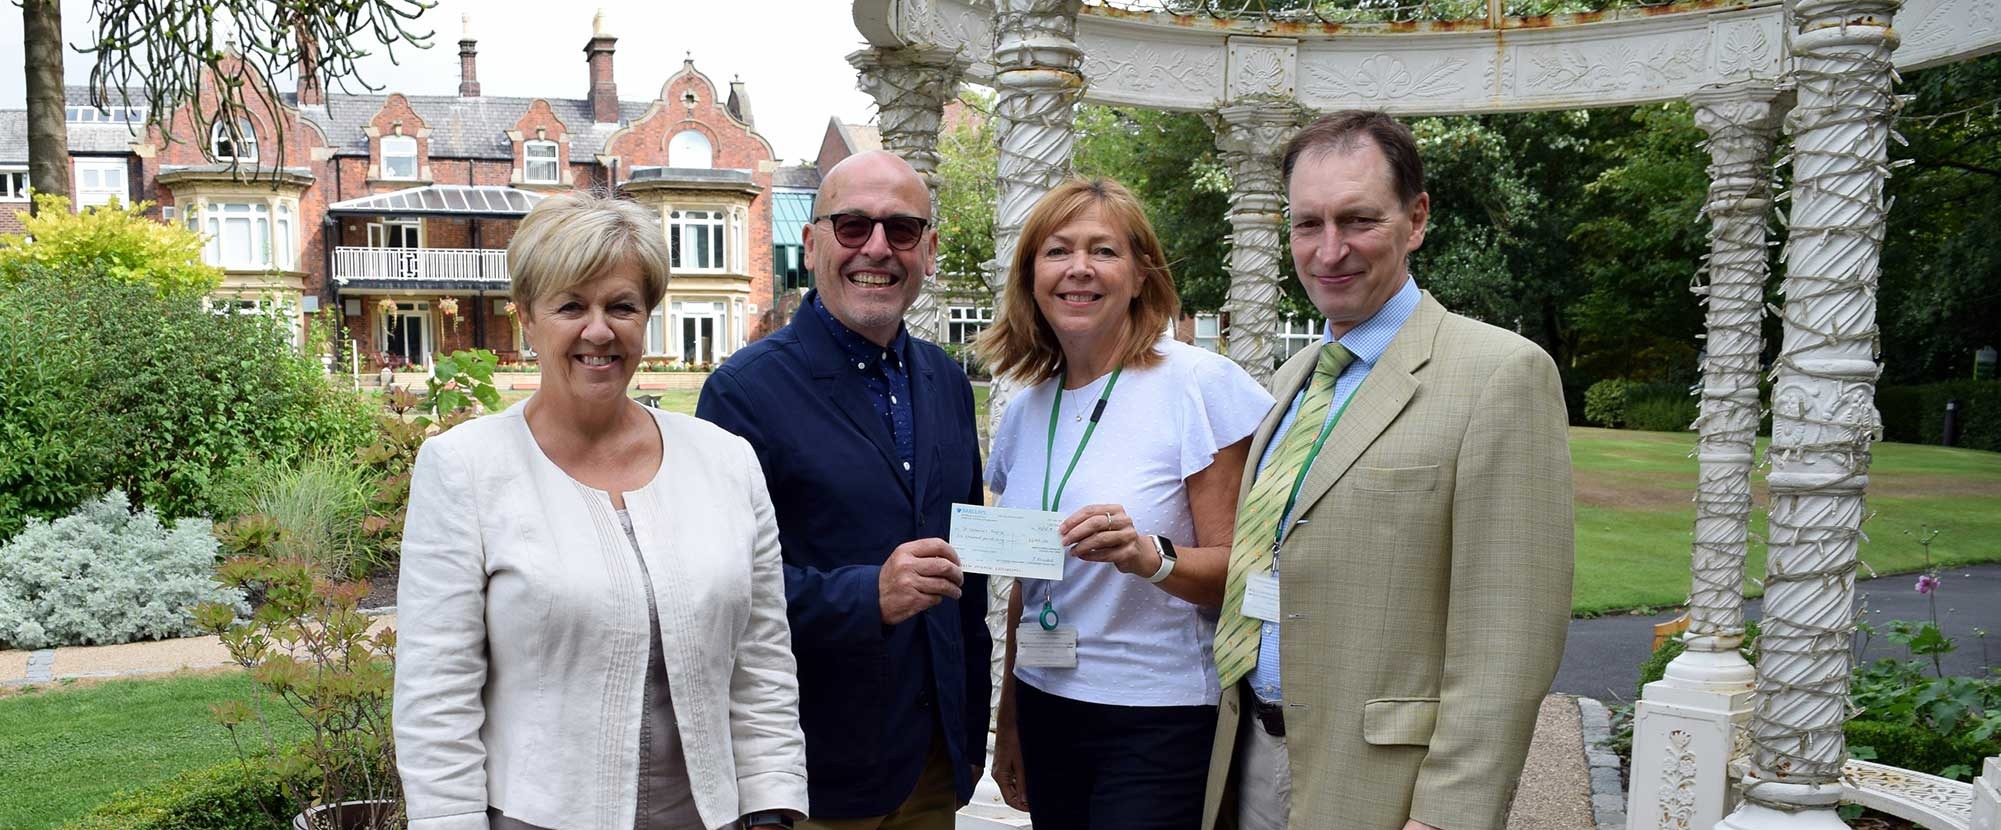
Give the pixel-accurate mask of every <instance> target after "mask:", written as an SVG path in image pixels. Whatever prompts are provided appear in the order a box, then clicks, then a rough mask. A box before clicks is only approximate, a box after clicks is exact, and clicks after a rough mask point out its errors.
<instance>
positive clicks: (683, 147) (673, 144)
mask: <svg viewBox="0 0 2001 830" xmlns="http://www.w3.org/2000/svg"><path fill="white" fill-rule="evenodd" d="M714 157H715V151H714V150H713V149H712V148H711V146H710V145H709V137H708V136H705V135H702V134H701V133H698V132H695V131H694V130H682V131H681V132H678V133H675V134H674V138H673V139H671V140H669V141H668V142H667V166H668V167H701V168H706V167H709V166H711V165H712V163H713V159H714Z"/></svg>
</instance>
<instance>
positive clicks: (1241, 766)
mask: <svg viewBox="0 0 2001 830" xmlns="http://www.w3.org/2000/svg"><path fill="white" fill-rule="evenodd" d="M1250 694H1251V693H1250V691H1249V690H1248V689H1246V690H1245V691H1244V697H1245V711H1244V717H1243V720H1242V721H1241V722H1240V724H1239V725H1238V727H1237V764H1236V767H1237V830H1286V822H1287V821H1288V820H1289V819H1290V818H1291V816H1292V758H1291V755H1290V754H1289V753H1287V752H1286V749H1285V739H1284V738H1282V737H1279V736H1276V735H1272V734H1269V733H1267V732H1265V729H1264V724H1262V723H1260V722H1259V721H1258V719H1257V716H1256V715H1253V714H1251V712H1250V709H1249V707H1250V705H1251V698H1250Z"/></svg>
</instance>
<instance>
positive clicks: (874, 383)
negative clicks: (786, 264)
mask: <svg viewBox="0 0 2001 830" xmlns="http://www.w3.org/2000/svg"><path fill="white" fill-rule="evenodd" d="M813 310H814V311H816V312H819V314H820V322H821V324H823V325H825V326H826V327H827V331H829V332H831V333H832V334H833V335H834V342H835V343H839V344H840V346H841V351H842V353H844V354H846V355H847V358H848V365H850V366H853V367H855V373H856V374H858V375H860V376H861V379H862V388H863V389H866V390H868V394H869V399H870V400H871V401H873V402H874V404H875V411H876V413H877V414H879V415H881V416H882V425H883V426H885V427H888V428H889V436H890V440H892V441H894V442H896V458H897V460H899V461H901V462H903V477H904V478H905V479H910V480H913V481H914V480H915V478H916V477H915V475H914V474H913V473H912V471H911V466H910V465H911V462H913V461H915V460H916V458H917V443H916V440H915V439H914V437H913V434H914V433H915V431H916V427H914V426H913V425H912V420H911V419H912V415H911V409H910V373H909V370H908V369H907V368H906V367H907V366H908V365H909V364H908V363H907V362H906V360H905V352H904V348H905V345H906V344H908V343H909V342H910V337H909V335H908V332H907V330H906V329H905V328H904V327H903V324H901V323H898V324H897V326H896V339H894V340H891V341H889V347H888V348H884V347H882V346H878V345H876V344H874V343H871V342H869V339H868V338H866V337H863V336H861V335H859V334H856V333H854V332H853V331H852V330H850V329H849V328H848V327H847V326H845V325H842V324H841V321H840V319H839V318H836V317H835V316H834V313H833V312H831V311H828V310H827V306H826V305H825V304H824V303H821V302H820V292H818V291H815V292H813Z"/></svg>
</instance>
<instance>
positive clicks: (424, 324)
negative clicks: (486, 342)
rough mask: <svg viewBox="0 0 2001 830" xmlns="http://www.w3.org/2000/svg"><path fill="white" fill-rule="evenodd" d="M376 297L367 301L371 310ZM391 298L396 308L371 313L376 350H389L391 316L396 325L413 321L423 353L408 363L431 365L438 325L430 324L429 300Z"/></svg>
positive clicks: (427, 366) (436, 343) (408, 323)
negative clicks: (420, 335)
mask: <svg viewBox="0 0 2001 830" xmlns="http://www.w3.org/2000/svg"><path fill="white" fill-rule="evenodd" d="M377 299H379V298H374V299H370V300H369V301H368V304H367V307H368V308H369V309H370V310H371V311H372V310H373V309H374V304H375V302H376V300H377ZM392 299H394V300H395V301H396V310H395V311H394V312H391V313H389V314H383V313H381V312H379V311H378V312H375V313H374V314H372V315H371V316H372V317H374V318H375V345H376V351H378V352H381V353H383V354H387V353H388V352H389V326H390V325H391V323H390V322H389V321H390V319H391V318H394V319H395V320H396V323H395V324H394V325H398V326H404V325H410V323H411V321H415V323H416V325H417V326H418V328H419V330H420V331H422V333H423V338H424V354H423V356H422V357H423V359H422V360H421V361H420V362H416V363H411V364H409V365H411V366H423V367H425V368H429V367H430V366H431V355H432V353H433V352H436V351H437V350H438V339H437V338H438V327H436V326H433V325H431V302H430V301H429V300H414V301H413V300H409V299H407V298H404V297H394V298H392ZM517 331H518V330H517ZM524 351H525V350H524Z"/></svg>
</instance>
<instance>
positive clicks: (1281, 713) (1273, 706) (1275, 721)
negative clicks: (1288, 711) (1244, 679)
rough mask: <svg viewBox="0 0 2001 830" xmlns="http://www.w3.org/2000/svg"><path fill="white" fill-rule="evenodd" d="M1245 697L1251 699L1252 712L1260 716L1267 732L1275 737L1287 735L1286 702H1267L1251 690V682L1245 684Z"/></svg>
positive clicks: (1259, 720)
mask: <svg viewBox="0 0 2001 830" xmlns="http://www.w3.org/2000/svg"><path fill="white" fill-rule="evenodd" d="M1244 699H1245V700H1248V701H1250V706H1251V712H1252V713H1253V714H1255V715H1257V717H1258V723H1259V724H1260V725H1262V726H1263V727H1264V730H1265V734H1267V735H1270V736H1272V737H1274V738H1283V737H1285V704H1284V703H1266V702H1264V701H1263V700H1260V699H1258V693H1257V692H1254V691H1251V686H1250V684H1249V683H1246V684H1244Z"/></svg>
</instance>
